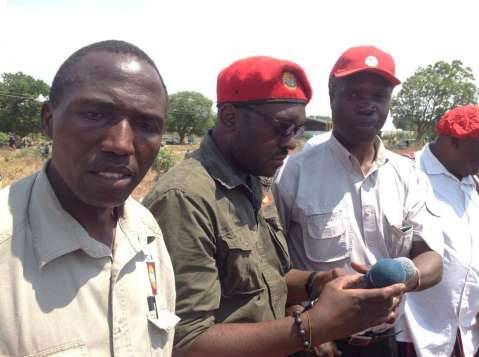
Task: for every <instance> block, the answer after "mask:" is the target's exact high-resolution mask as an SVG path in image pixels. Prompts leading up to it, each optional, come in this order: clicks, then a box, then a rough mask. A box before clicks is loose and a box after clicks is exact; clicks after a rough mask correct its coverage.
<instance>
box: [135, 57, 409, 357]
mask: <svg viewBox="0 0 479 357" xmlns="http://www.w3.org/2000/svg"><path fill="white" fill-rule="evenodd" d="M217 88H218V89H217V91H218V118H217V122H216V126H215V128H214V129H213V130H212V131H210V132H209V133H208V134H207V135H206V136H205V138H204V140H203V142H202V143H201V146H200V149H199V150H197V151H195V152H194V153H192V154H190V155H189V156H188V158H187V159H185V160H184V161H183V162H182V163H180V164H179V165H178V166H176V167H175V168H173V169H172V170H170V171H169V172H168V173H167V174H166V175H164V176H162V177H161V180H160V181H159V182H158V184H157V185H156V187H155V188H154V189H153V190H152V192H150V193H149V194H148V196H147V197H146V198H145V200H144V204H145V205H146V206H147V207H149V208H150V209H151V210H152V212H153V214H154V216H155V217H156V218H157V219H158V222H159V223H160V227H161V228H162V230H163V232H164V234H165V241H166V245H167V247H168V250H169V252H170V254H171V256H172V261H173V265H174V269H175V278H176V287H177V313H178V315H179V316H180V317H181V321H180V323H179V325H178V327H177V329H176V335H175V353H176V355H187V356H215V357H219V356H228V357H232V356H241V357H243V356H248V357H253V356H261V357H262V356H285V355H288V354H290V353H293V352H296V351H301V350H303V349H306V350H309V349H310V348H311V346H313V345H315V344H318V343H321V342H324V341H327V340H328V339H329V338H331V337H332V336H335V337H344V336H347V335H348V334H349V333H351V332H352V331H359V330H362V329H363V328H366V327H369V326H372V325H374V324H375V323H377V322H378V321H386V320H389V319H391V318H394V313H392V309H393V307H394V305H395V301H394V298H393V297H397V296H399V295H400V294H401V293H402V290H403V288H404V286H403V285H402V284H399V285H396V286H392V287H389V288H386V289H376V290H360V289H357V290H353V289H349V290H348V289H347V288H348V287H351V286H352V285H353V284H354V283H355V282H357V279H358V277H357V276H355V277H352V276H345V277H340V278H338V279H335V280H333V281H332V282H330V283H328V284H326V285H325V286H324V288H322V287H323V285H324V284H325V283H326V282H328V281H329V280H331V279H332V278H334V277H335V276H336V275H337V274H338V272H337V271H330V272H326V273H322V274H314V275H312V273H311V272H306V271H299V270H291V266H290V261H289V255H288V250H287V246H286V243H285V237H284V235H283V232H282V228H281V225H280V224H279V221H278V217H277V213H276V209H275V206H274V202H273V200H272V196H271V192H270V191H269V187H268V186H269V184H270V180H268V179H266V178H263V179H261V178H260V177H259V176H266V177H271V176H273V175H274V173H275V171H276V169H278V167H280V166H281V165H282V163H283V160H284V158H285V157H286V155H287V154H288V150H291V149H293V148H294V147H295V145H294V143H293V138H294V137H295V136H296V135H297V134H300V133H301V130H302V127H303V125H304V123H305V119H306V118H305V105H306V103H308V101H309V100H310V98H311V88H310V85H309V81H308V79H307V77H306V75H305V73H304V71H303V70H302V69H301V67H299V66H298V65H297V64H295V63H292V62H290V61H283V60H278V59H274V58H270V57H251V58H246V59H242V60H239V61H237V62H235V63H233V64H231V65H230V66H229V67H227V68H226V69H224V70H223V71H222V72H221V73H220V74H219V76H218V87H217ZM308 277H309V279H308ZM314 289H317V290H319V291H321V295H320V298H319V301H318V303H317V304H316V305H315V306H314V307H313V308H312V309H311V310H309V312H303V314H302V315H301V317H299V315H298V316H296V318H294V319H293V318H292V317H285V305H286V304H297V303H299V302H301V301H303V300H307V299H308V298H309V296H308V294H309V293H312V292H313V290H314ZM301 332H302V333H301Z"/></svg>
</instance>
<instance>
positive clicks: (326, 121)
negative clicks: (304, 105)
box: [304, 115, 333, 132]
mask: <svg viewBox="0 0 479 357" xmlns="http://www.w3.org/2000/svg"><path fill="white" fill-rule="evenodd" d="M332 128H333V121H332V120H331V118H330V117H327V116H322V115H312V116H309V117H308V118H307V119H306V124H304V131H305V132H323V131H330V130H331V129H332Z"/></svg>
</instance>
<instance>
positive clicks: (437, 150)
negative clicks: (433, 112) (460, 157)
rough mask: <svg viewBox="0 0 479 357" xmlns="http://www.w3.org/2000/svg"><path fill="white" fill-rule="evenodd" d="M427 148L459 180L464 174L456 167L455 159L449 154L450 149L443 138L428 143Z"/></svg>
mask: <svg viewBox="0 0 479 357" xmlns="http://www.w3.org/2000/svg"><path fill="white" fill-rule="evenodd" d="M429 150H431V152H432V153H433V155H434V156H435V157H436V159H438V160H439V162H440V163H441V164H442V165H443V166H444V167H445V168H446V169H447V171H449V172H450V173H451V174H453V175H454V176H456V178H457V179H458V180H459V181H460V180H462V179H463V178H464V176H463V175H462V174H461V173H460V171H459V170H458V169H457V168H456V163H457V160H456V159H455V158H454V157H453V156H452V155H451V149H450V148H449V147H448V145H446V143H445V142H444V140H443V139H441V138H438V139H437V140H436V141H434V142H432V143H430V144H429Z"/></svg>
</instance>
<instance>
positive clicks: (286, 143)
mask: <svg viewBox="0 0 479 357" xmlns="http://www.w3.org/2000/svg"><path fill="white" fill-rule="evenodd" d="M280 146H281V147H282V148H285V149H287V150H288V151H292V150H294V149H296V140H295V138H294V137H293V136H286V137H282V138H281V142H280Z"/></svg>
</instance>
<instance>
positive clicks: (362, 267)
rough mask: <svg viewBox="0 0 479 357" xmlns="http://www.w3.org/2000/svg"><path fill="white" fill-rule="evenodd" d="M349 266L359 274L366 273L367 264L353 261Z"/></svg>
mask: <svg viewBox="0 0 479 357" xmlns="http://www.w3.org/2000/svg"><path fill="white" fill-rule="evenodd" d="M351 267H352V268H353V269H354V270H356V271H357V272H358V273H361V274H366V273H367V272H368V270H369V267H368V266H367V265H365V264H360V263H355V262H351Z"/></svg>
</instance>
